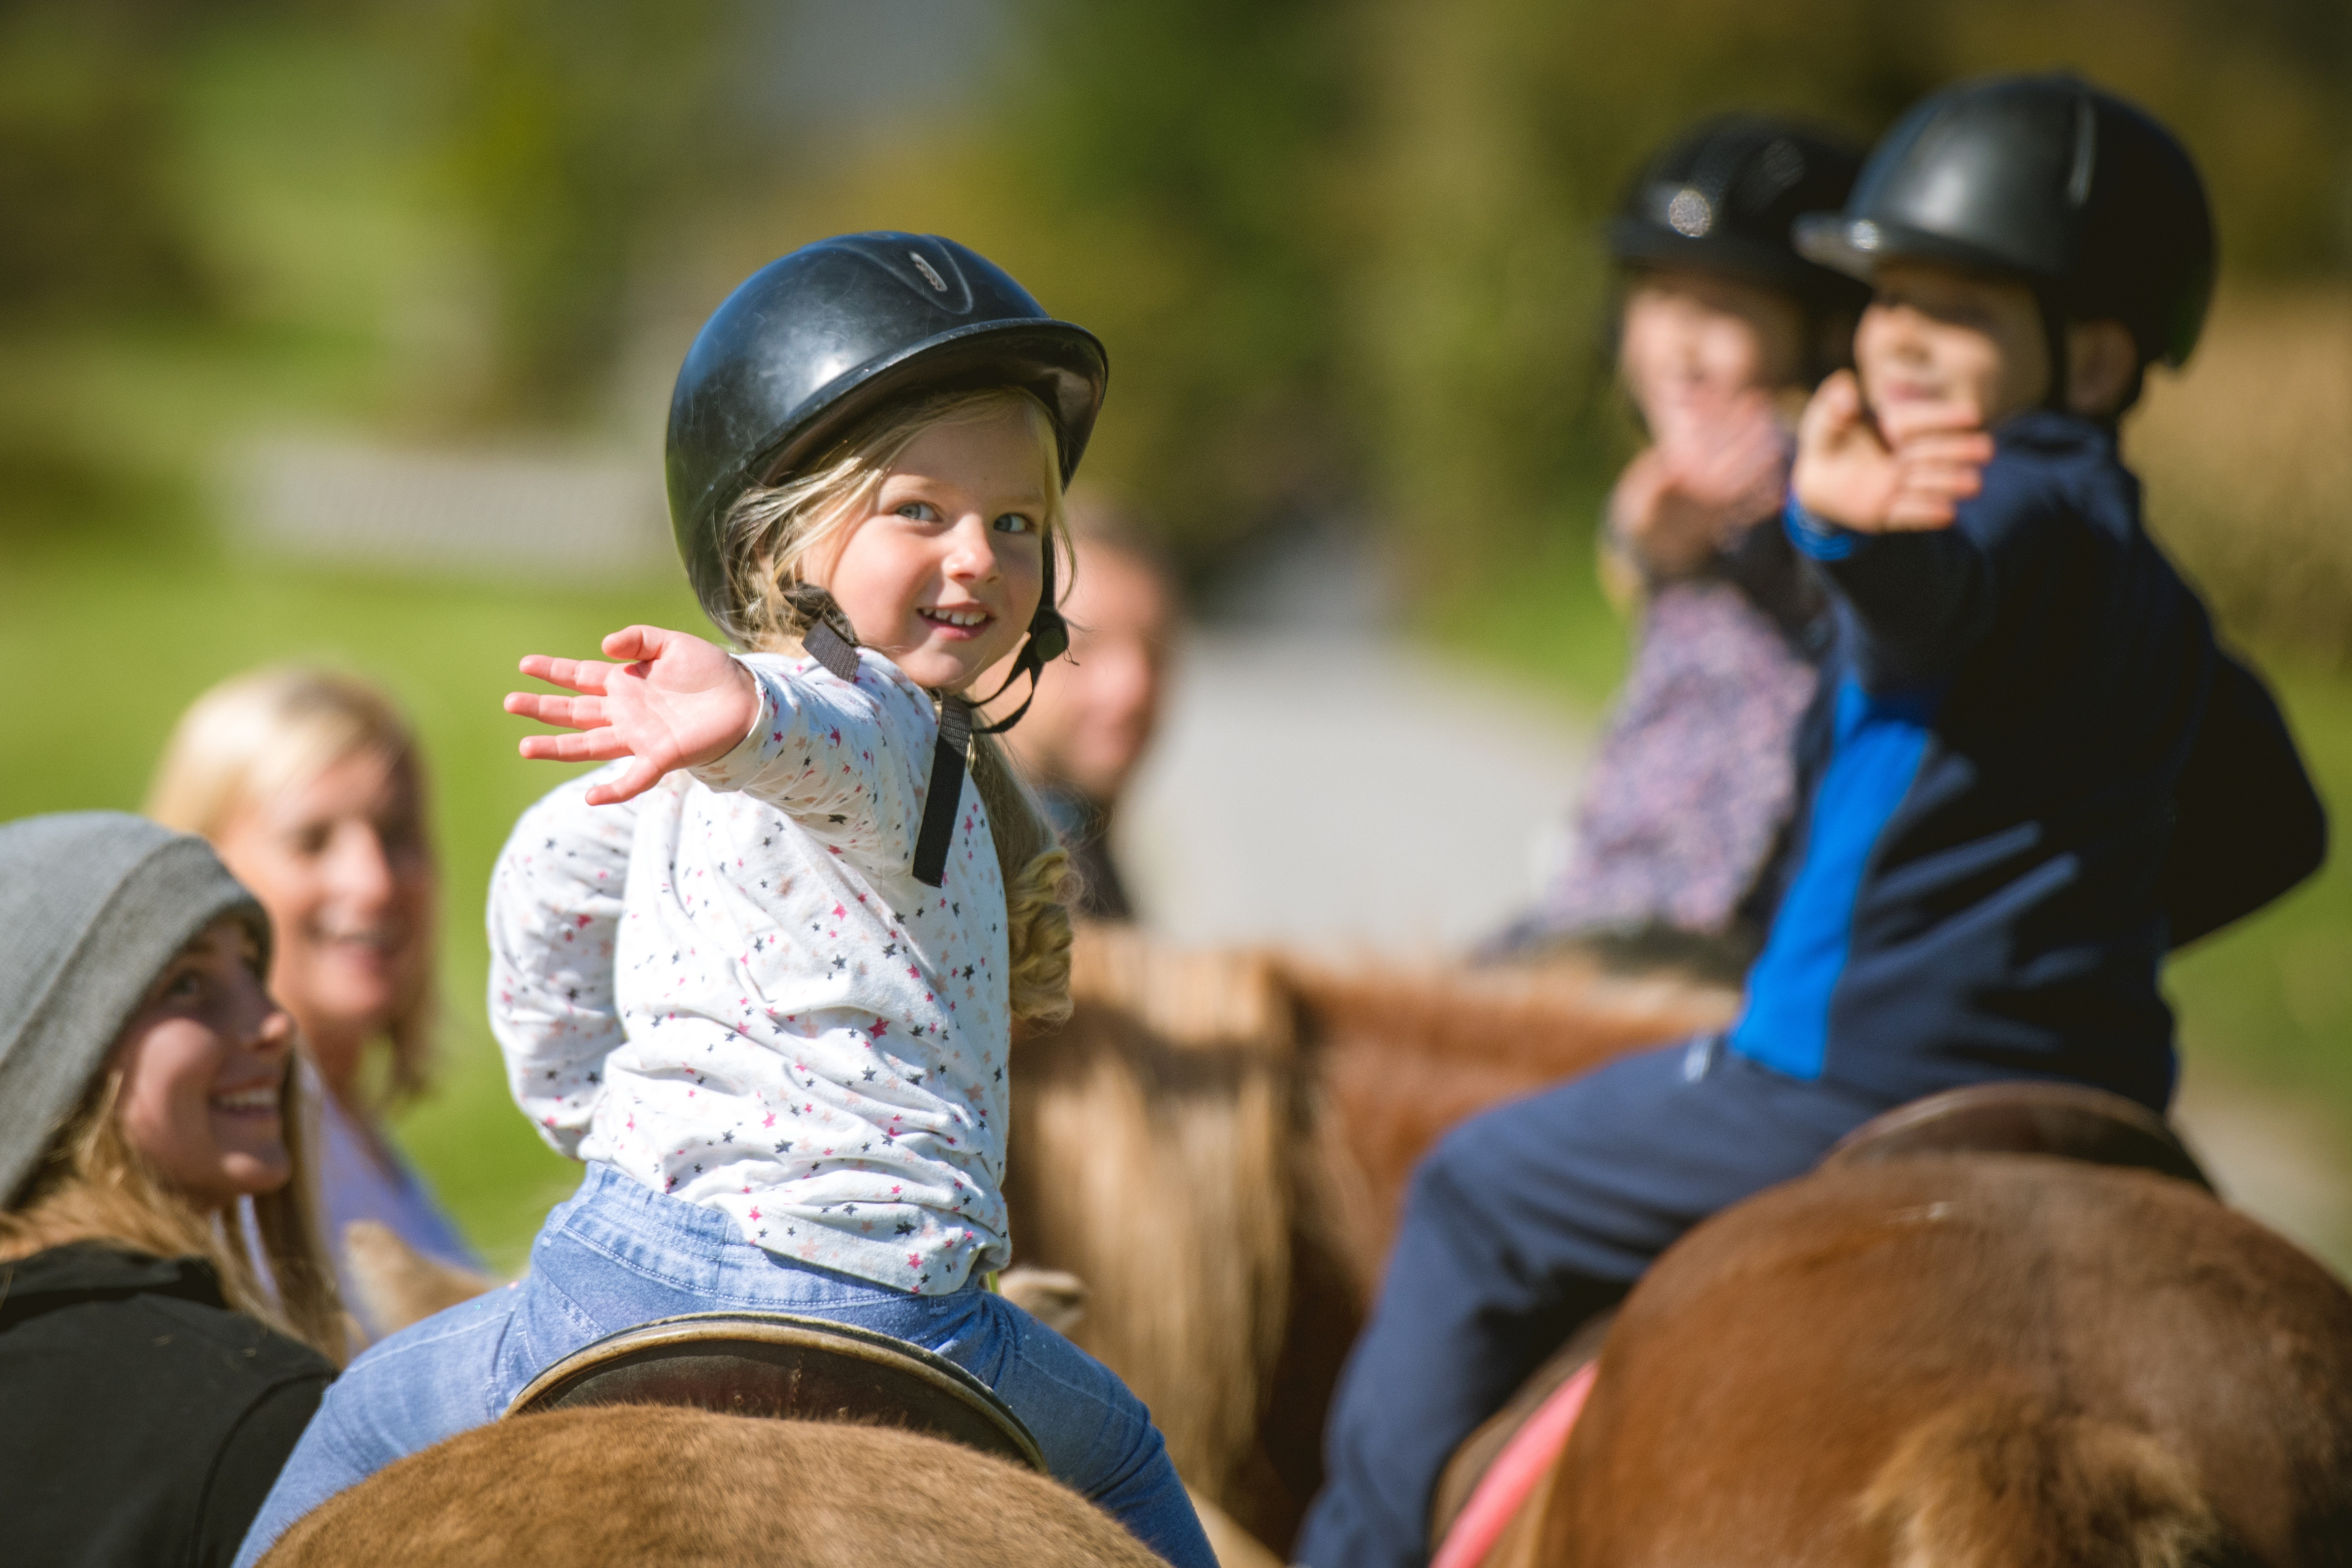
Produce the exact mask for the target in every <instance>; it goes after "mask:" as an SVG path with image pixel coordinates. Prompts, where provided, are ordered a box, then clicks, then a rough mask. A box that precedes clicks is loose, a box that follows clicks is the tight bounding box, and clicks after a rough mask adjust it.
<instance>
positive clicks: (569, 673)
mask: <svg viewBox="0 0 2352 1568" xmlns="http://www.w3.org/2000/svg"><path fill="white" fill-rule="evenodd" d="M519 667H520V669H521V671H522V673H523V674H526V675H529V676H530V677H531V678H532V679H533V680H538V681H546V682H549V683H550V684H551V685H559V686H570V687H571V688H572V690H573V691H575V692H587V693H589V694H591V695H595V696H602V695H604V680H605V677H606V676H608V675H610V674H612V673H613V666H612V665H610V664H598V663H596V662H595V661H594V660H593V659H551V658H549V657H548V656H547V655H546V654H544V653H532V654H530V656H528V657H527V658H525V659H524V660H523V661H522V663H521V664H520V666H519ZM507 711H508V712H509V713H511V712H513V711H514V710H513V709H511V708H509V709H508V710H507Z"/></svg>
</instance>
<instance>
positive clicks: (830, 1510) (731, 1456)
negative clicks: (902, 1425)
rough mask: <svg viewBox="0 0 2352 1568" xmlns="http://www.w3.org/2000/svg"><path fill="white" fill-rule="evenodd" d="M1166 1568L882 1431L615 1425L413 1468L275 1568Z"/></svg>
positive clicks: (689, 1423)
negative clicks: (881, 1566)
mask: <svg viewBox="0 0 2352 1568" xmlns="http://www.w3.org/2000/svg"><path fill="white" fill-rule="evenodd" d="M885 1561H887V1562H894V1563H956V1564H974V1565H977V1568H1078V1565H1079V1564H1097V1563H1108V1564H1119V1565H1125V1568H1156V1565H1157V1563H1158V1561H1159V1560H1158V1559H1157V1558H1155V1557H1153V1556H1152V1555H1151V1554H1150V1552H1147V1551H1146V1550H1145V1549H1144V1548H1143V1547H1142V1546H1141V1545H1140V1544H1139V1542H1137V1541H1136V1540H1135V1538H1134V1537H1132V1536H1130V1535H1129V1534H1128V1533H1127V1532H1126V1531H1124V1530H1123V1529H1121V1528H1120V1527H1119V1525H1118V1523H1116V1522H1115V1521H1113V1520H1112V1519H1111V1518H1110V1517H1109V1516H1108V1514H1105V1513H1102V1512H1100V1511H1097V1510H1096V1509H1095V1508H1094V1507H1092V1506H1091V1505H1089V1504H1088V1503H1087V1502H1086V1501H1085V1500H1083V1499H1081V1498H1079V1497H1078V1496H1077V1495H1076V1493H1074V1492H1071V1491H1069V1490H1066V1489H1065V1488H1063V1487H1061V1486H1059V1485H1057V1484H1056V1483H1055V1482H1053V1481H1051V1480H1048V1479H1045V1477H1042V1476H1039V1475H1036V1474H1034V1473H1033V1472H1031V1471H1028V1470H1025V1469H1021V1468H1019V1467H1017V1466H1014V1465H1012V1464H1009V1463H1007V1462H1005V1461H1003V1460H1002V1459H997V1458H990V1457H989V1456H987V1455H984V1454H981V1453H977V1452H974V1451H973V1450H971V1449H970V1448H962V1447H960V1446H958V1445H956V1444H952V1443H948V1442H944V1441H941V1440H940V1439H938V1438H934V1437H921V1436H918V1435H916V1434H913V1433H909V1432H902V1431H898V1430H896V1429H893V1428H889V1427H852V1426H842V1425H835V1424H830V1423H820V1422H813V1421H775V1420H762V1419H757V1418H753V1417H748V1416H726V1415H718V1414H713V1413H710V1412H708V1411H702V1410H690V1409H679V1408H674V1407H666V1406H598V1407H594V1408H590V1409H578V1410H559V1411H553V1412H550V1413H547V1414H544V1415H534V1416H523V1417H520V1418H518V1419H515V1420H509V1421H500V1422H497V1423H495V1424H493V1425H491V1426H488V1427H479V1428H477V1429H476V1430H474V1431H471V1432H467V1433H464V1434H462V1435H460V1436H458V1437H452V1438H450V1439H449V1440H448V1441H447V1442H445V1443H440V1444H436V1446H434V1447H433V1448H427V1449H425V1450H424V1451H423V1452H421V1453H416V1454H412V1455H410V1456H408V1457H407V1458H404V1459H402V1460H400V1461H399V1462H398V1463H396V1464H394V1465H391V1466H389V1467H387V1468H386V1469H383V1470H381V1471H379V1472H378V1473H377V1474H376V1475H374V1476H373V1477H371V1478H370V1479H368V1480H366V1481H363V1482H362V1483H361V1484H360V1485H359V1486H356V1487H354V1488H352V1490H349V1491H346V1492H344V1493H342V1494H341V1496H339V1497H337V1498H335V1499H333V1500H331V1501H330V1502H328V1503H326V1504H325V1505H324V1506H322V1507H321V1508H320V1509H319V1510H318V1511H316V1512H314V1513H312V1514H310V1516H309V1517H308V1518H306V1519H304V1520H302V1521H300V1522H299V1523H298V1524H297V1525H295V1527H294V1528H293V1529H292V1530H290V1531H288V1532H287V1534H286V1536H285V1537H284V1539H283V1540H281V1541H280V1542H279V1543H278V1546H277V1547H276V1549H275V1550H273V1551H272V1552H270V1553H269V1555H268V1558H267V1559H265V1562H266V1563H267V1565H268V1568H314V1565H315V1568H324V1565H327V1564H335V1565H339V1568H341V1565H348V1564H364V1565H367V1568H477V1565H478V1568H491V1565H493V1564H496V1565H498V1568H577V1565H578V1564H581V1563H597V1564H603V1565H610V1568H637V1565H644V1568H655V1565H656V1564H658V1565H660V1568H705V1565H709V1568H719V1565H721V1564H725V1565H728V1568H735V1565H746V1568H853V1565H863V1564H867V1563H877V1562H885Z"/></svg>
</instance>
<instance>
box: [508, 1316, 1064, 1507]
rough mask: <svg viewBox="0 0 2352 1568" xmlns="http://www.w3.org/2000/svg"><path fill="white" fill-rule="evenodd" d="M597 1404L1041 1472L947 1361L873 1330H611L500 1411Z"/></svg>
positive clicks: (1015, 1427) (778, 1324)
mask: <svg viewBox="0 0 2352 1568" xmlns="http://www.w3.org/2000/svg"><path fill="white" fill-rule="evenodd" d="M593 1405H684V1406H692V1407H694V1408H696V1409H701V1410H715V1411H718V1412H719V1413H720V1414H722V1415H732V1416H767V1417H770V1418H772V1419H779V1420H787V1421H841V1422H849V1423H855V1424H857V1425H862V1426H883V1427H898V1428H900V1429H901V1430H904V1431H909V1432H919V1433H922V1434H924V1435H925V1436H928V1437H941V1438H945V1439H946V1440H947V1441H949V1442H951V1443H961V1444H962V1445H963V1446H964V1447H966V1448H977V1449H979V1450H980V1451H981V1452H982V1453H983V1454H992V1455H994V1456H995V1457H996V1458H1001V1459H1009V1460H1011V1461H1012V1462H1013V1463H1014V1464H1016V1465H1023V1466H1026V1467H1027V1468H1029V1469H1034V1470H1036V1471H1038V1472H1039V1473H1040V1474H1043V1473H1044V1472H1045V1457H1044V1456H1043V1455H1041V1454H1040V1453H1039V1452H1038V1451H1037V1440H1036V1439H1035V1438H1034V1437H1031V1436H1030V1434H1029V1428H1028V1427H1024V1426H1023V1425H1022V1423H1021V1418H1020V1417H1019V1416H1015V1415H1014V1414H1013V1411H1012V1408H1011V1407H1010V1406H1007V1405H1006V1404H1005V1403H1004V1401H1003V1400H1002V1399H1000V1398H998V1397H997V1396H996V1393H995V1391H994V1390H993V1389H992V1388H990V1387H989V1386H988V1385H986V1384H984V1383H982V1382H981V1381H980V1379H978V1378H976V1377H974V1376H973V1375H971V1373H969V1372H966V1371H965V1370H964V1369H963V1368H962V1367H961V1366H958V1365H956V1364H955V1363H953V1362H951V1361H949V1360H948V1359H947V1358H946V1357H944V1356H940V1355H935V1354H932V1353H931V1352H929V1351H927V1350H925V1349H923V1348H922V1347H921V1346H919V1345H913V1344H908V1343H906V1342H905V1341H903V1340H896V1339H892V1338H891V1337H890V1336H889V1335H887V1334H880V1333H874V1332H873V1331H871V1330H869V1329H861V1328H854V1327H852V1326H850V1325H849V1324H846V1323H837V1322H828V1321H827V1320H825V1319H823V1318H804V1317H797V1316H794V1315H793V1314H791V1313H787V1312H695V1313H691V1314H688V1315H687V1316H684V1317H675V1318H657V1319H656V1320H655V1321H654V1322H649V1323H640V1324H638V1325H637V1326H636V1327H635V1328H629V1329H623V1330H622V1331H621V1332H620V1333H614V1334H607V1335H605V1336H604V1338H603V1339H600V1340H597V1341H595V1342H594V1343H591V1344H586V1345H583V1346H582V1347H581V1348H580V1349H578V1350H575V1351H573V1352H572V1354H570V1355H567V1356H565V1357H564V1358H563V1359H562V1360H561V1361H559V1362H557V1363H556V1364H554V1365H552V1366H551V1367H549V1368H548V1369H547V1370H546V1371H544V1372H542V1373H541V1374H540V1375H538V1376H537V1377H534V1378H532V1379H531V1380H530V1384H529V1385H526V1386H525V1387H524V1389H523V1391H522V1392H521V1393H520V1394H518V1395H516V1396H515V1397H514V1402H513V1403H512V1404H510V1405H509V1406H507V1408H506V1412H505V1415H506V1416H530V1415H535V1414H537V1413H538V1412H540V1411H543V1410H567V1409H574V1408H578V1407H580V1406H593Z"/></svg>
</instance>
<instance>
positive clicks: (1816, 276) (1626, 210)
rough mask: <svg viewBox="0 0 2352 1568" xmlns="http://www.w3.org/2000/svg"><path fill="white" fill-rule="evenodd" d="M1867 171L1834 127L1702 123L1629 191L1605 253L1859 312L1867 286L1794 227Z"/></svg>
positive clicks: (1758, 120) (1728, 120)
mask: <svg viewBox="0 0 2352 1568" xmlns="http://www.w3.org/2000/svg"><path fill="white" fill-rule="evenodd" d="M1861 167H1862V150H1861V148H1860V147H1858V146H1856V145H1854V144H1853V143H1852V142H1849V141H1845V140H1844V139H1843V138H1841V137H1839V136H1837V135H1836V134H1835V133H1834V132H1832V131H1822V130H1820V129H1817V128H1814V127H1811V126H1808V125H1803V124H1800V123H1797V122H1795V121H1792V120H1774V119H1768V118H1765V117H1763V116H1759V115H1752V114H1727V115H1721V116H1718V117H1717V118H1716V119H1713V120H1704V121H1702V122H1701V123H1699V124H1697V125H1696V126H1693V127H1692V128H1691V129H1690V130H1689V131H1685V132H1684V133H1683V134H1682V135H1681V136H1679V137H1677V138H1675V141H1672V142H1671V143H1669V144H1668V145H1667V146H1666V147H1665V148H1664V151H1662V152H1659V153H1658V154H1657V155H1656V156H1655V157H1654V158H1652V159H1651V160H1650V162H1648V163H1647V164H1645V165H1644V166H1643V169H1642V172H1641V173H1640V174H1639V175H1638V176H1636V177H1635V179H1634V181H1633V183H1632V184H1631V185H1629V186H1627V187H1626V190H1625V194H1624V198H1623V199H1622V201H1621V202H1619V204H1618V207H1617V215H1616V216H1615V217H1614V218H1612V219H1611V220H1610V224H1609V254H1610V256H1612V257H1613V258H1614V259H1615V260H1616V261H1618V262H1619V263H1620V264H1622V265H1624V266H1628V267H1685V268H1690V269H1694V270H1696V271H1702V272H1717V273H1723V274H1725V275H1727V276H1729V277H1738V278H1743V279H1746V280H1748V281H1750V282H1755V283H1760V284H1764V285H1766V286H1767V287H1773V288H1778V289H1781V290H1784V291H1786V292H1787V293H1789V294H1791V295H1793V296H1795V297H1796V298H1797V300H1798V301H1799V303H1801V304H1802V305H1804V306H1805V307H1806V308H1808V309H1810V310H1812V311H1814V312H1815V313H1817V314H1821V313H1830V312H1836V311H1842V310H1843V311H1854V310H1859V309H1860V308H1862V305H1863V303H1864V300H1865V299H1867V298H1869V291H1868V290H1867V289H1866V288H1863V287H1857V286H1856V285H1855V283H1854V281H1853V279H1852V278H1851V277H1847V276H1846V275H1845V274H1843V273H1842V272H1837V271H1832V269H1830V268H1828V267H1822V266H1820V265H1818V264H1816V263H1815V262H1812V261H1810V260H1808V259H1806V258H1805V257H1804V256H1800V255H1799V254H1798V253H1797V251H1796V248H1795V247H1794V246H1791V245H1790V243H1789V225H1790V224H1791V223H1793V222H1795V221H1796V218H1797V216H1798V214H1801V213H1811V212H1819V211H1821V210H1822V208H1823V207H1827V206H1834V205H1836V204H1840V203H1842V202H1843V201H1844V200H1845V197H1846V192H1847V190H1848V189H1849V188H1850V187H1851V186H1852V185H1853V177H1854V173H1855V172H1856V171H1857V170H1859V169H1860V168H1861Z"/></svg>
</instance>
